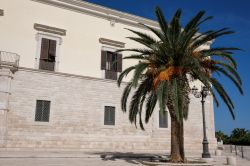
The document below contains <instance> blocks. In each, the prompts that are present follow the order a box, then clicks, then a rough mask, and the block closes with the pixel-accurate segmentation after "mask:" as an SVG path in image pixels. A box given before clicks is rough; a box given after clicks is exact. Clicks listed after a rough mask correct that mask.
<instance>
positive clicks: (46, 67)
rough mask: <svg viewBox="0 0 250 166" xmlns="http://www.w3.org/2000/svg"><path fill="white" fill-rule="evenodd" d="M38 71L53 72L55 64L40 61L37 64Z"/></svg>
mask: <svg viewBox="0 0 250 166" xmlns="http://www.w3.org/2000/svg"><path fill="white" fill-rule="evenodd" d="M39 69H42V70H49V71H54V70H55V62H49V61H46V60H42V59H41V60H40V62H39Z"/></svg>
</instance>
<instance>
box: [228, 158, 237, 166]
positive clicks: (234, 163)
mask: <svg viewBox="0 0 250 166" xmlns="http://www.w3.org/2000/svg"><path fill="white" fill-rule="evenodd" d="M227 165H236V157H233V156H229V157H227Z"/></svg>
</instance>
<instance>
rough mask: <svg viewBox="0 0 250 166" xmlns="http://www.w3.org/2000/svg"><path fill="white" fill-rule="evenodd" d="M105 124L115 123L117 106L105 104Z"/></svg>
mask: <svg viewBox="0 0 250 166" xmlns="http://www.w3.org/2000/svg"><path fill="white" fill-rule="evenodd" d="M104 125H115V107H111V106H105V109H104Z"/></svg>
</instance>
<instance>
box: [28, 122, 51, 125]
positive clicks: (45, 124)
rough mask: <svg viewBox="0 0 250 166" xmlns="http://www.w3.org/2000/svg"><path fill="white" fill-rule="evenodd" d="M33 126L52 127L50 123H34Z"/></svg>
mask: <svg viewBox="0 0 250 166" xmlns="http://www.w3.org/2000/svg"><path fill="white" fill-rule="evenodd" d="M32 125H33V126H52V124H51V122H40V121H34V122H33V124H32Z"/></svg>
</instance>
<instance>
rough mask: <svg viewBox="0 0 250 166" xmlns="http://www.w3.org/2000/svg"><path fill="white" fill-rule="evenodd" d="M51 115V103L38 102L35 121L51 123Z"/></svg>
mask: <svg viewBox="0 0 250 166" xmlns="http://www.w3.org/2000/svg"><path fill="white" fill-rule="evenodd" d="M49 115H50V101H46V100H37V101H36V115H35V121H38V122H49Z"/></svg>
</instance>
